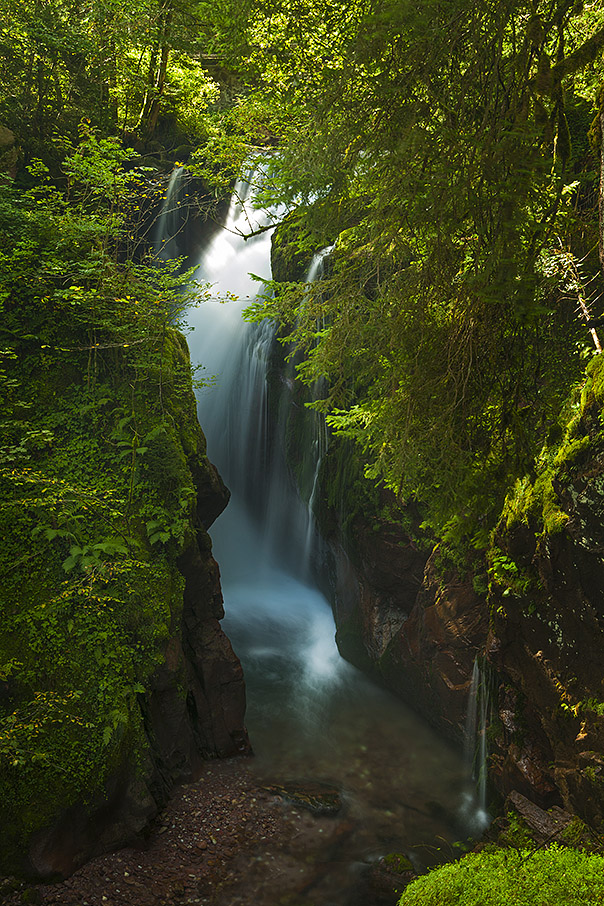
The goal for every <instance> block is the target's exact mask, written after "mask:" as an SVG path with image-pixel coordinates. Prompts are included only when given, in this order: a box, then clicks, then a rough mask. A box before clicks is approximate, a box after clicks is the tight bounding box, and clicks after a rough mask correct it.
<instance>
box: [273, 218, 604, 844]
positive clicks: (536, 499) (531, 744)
mask: <svg viewBox="0 0 604 906" xmlns="http://www.w3.org/2000/svg"><path fill="white" fill-rule="evenodd" d="M303 226H304V224H303V219H302V220H301V224H297V223H295V222H294V221H293V220H291V221H290V222H289V225H288V227H287V229H281V231H280V232H278V233H277V236H276V239H275V242H274V248H273V263H274V266H275V267H274V272H275V274H276V278H277V279H278V280H282V281H284V282H287V281H289V280H297V279H302V275H303V273H304V267H303V263H304V262H303V260H302V258H301V252H300V249H301V248H304V243H300V242H299V241H298V234H299V233H300V232H301V231H302V230H303ZM307 247H308V244H307ZM306 263H307V262H306ZM602 361H603V360H602V356H599V357H597V358H596V359H594V360H593V361H592V363H591V365H590V367H589V368H588V372H587V380H586V384H585V385H584V387H583V390H582V397H581V401H580V406H579V405H578V403H577V402H576V401H575V405H574V411H575V412H577V409H578V410H579V411H578V414H576V415H575V417H574V418H573V420H572V421H571V423H570V424H569V426H568V429H567V433H566V436H565V437H564V439H563V440H562V441H561V442H559V443H556V444H552V446H551V447H550V448H549V449H547V450H546V451H545V452H544V453H543V456H542V458H541V460H540V461H539V462H537V463H536V469H535V473H536V478H534V479H531V480H529V479H525V480H524V481H521V482H519V483H518V486H517V488H516V490H515V491H514V492H513V493H512V494H511V495H510V497H509V499H508V501H507V503H506V508H505V510H504V514H503V516H502V519H501V522H500V524H499V526H498V527H497V530H496V532H495V537H494V540H493V541H492V543H491V546H490V549H489V550H488V551H486V552H485V555H484V562H483V563H482V564H481V577H480V581H474V576H473V574H472V571H471V570H468V571H467V572H466V573H465V574H461V573H460V572H456V571H455V570H453V569H450V568H447V567H446V566H444V565H443V562H442V558H441V555H440V552H439V549H438V547H436V548H435V549H434V550H432V551H431V552H430V551H425V550H421V549H420V546H419V545H418V544H417V538H418V531H417V528H418V526H417V523H419V521H420V520H419V519H416V520H415V525H413V526H411V527H410V526H409V513H406V512H404V509H405V508H404V507H403V508H400V507H399V508H398V509H397V505H396V504H395V503H394V502H393V501H385V500H376V499H368V498H367V496H365V497H364V496H363V495H367V493H368V492H367V486H368V484H369V483H367V482H365V483H364V484H363V479H362V477H361V476H362V469H361V468H360V467H359V465H358V463H356V464H355V463H354V454H351V453H350V451H345V450H344V452H343V447H342V445H341V439H340V438H336V439H335V441H334V443H333V444H332V445H331V446H330V449H329V452H328V456H327V459H326V464H325V465H324V467H323V469H322V495H321V496H322V498H323V504H322V512H320V513H319V521H320V524H321V527H322V530H323V533H324V535H325V537H326V538H327V541H328V544H329V547H330V551H331V569H330V584H331V589H332V597H333V603H334V614H335V619H336V626H337V642H338V646H339V648H340V651H341V653H342V654H343V656H344V657H346V658H347V659H349V660H350V661H352V662H353V663H355V664H356V665H357V666H358V667H360V668H361V669H363V670H365V671H366V672H368V673H370V674H371V675H372V676H374V677H375V678H376V679H378V680H379V681H380V682H382V683H384V684H385V685H386V686H388V687H389V688H390V689H392V690H393V691H394V692H396V693H397V694H398V695H400V696H401V697H402V698H404V699H405V700H406V701H407V702H408V703H409V704H411V705H412V706H414V707H416V708H417V709H418V710H420V711H421V712H423V713H424V714H425V715H426V716H427V717H428V718H429V720H430V721H431V722H432V723H433V724H435V725H436V726H437V727H438V728H440V729H441V730H442V731H444V732H445V733H446V734H447V735H448V736H450V737H452V738H454V739H457V740H458V741H461V740H463V738H464V735H465V723H466V715H467V710H468V701H469V693H470V688H471V683H472V673H473V667H474V663H475V659H476V657H477V656H479V657H480V658H481V660H482V662H483V663H486V668H485V669H486V674H487V679H488V685H489V687H490V689H491V690H492V715H491V726H490V728H489V734H488V736H489V752H490V762H489V763H490V775H491V779H492V781H493V783H494V785H495V786H496V787H497V788H498V790H499V791H500V793H501V794H502V795H503V796H506V795H507V794H508V793H510V791H512V790H516V791H519V793H520V794H524V795H525V796H527V797H528V798H529V799H530V800H531V801H532V802H534V803H536V804H537V805H538V806H540V807H542V808H551V807H560V806H564V808H566V809H568V810H569V811H571V812H576V813H577V814H579V815H580V816H581V817H582V818H583V819H584V820H586V821H588V822H589V823H590V824H591V825H592V826H595V827H597V828H598V829H601V828H602V820H603V819H602V815H603V814H604V680H603V678H602V677H603V669H602V668H603V664H604V436H603V433H602V429H601V424H602V411H603V409H604V365H603V364H602ZM334 451H335V452H334ZM330 463H331V464H330ZM351 464H352V465H351ZM293 465H294V466H295V462H294V463H293ZM412 521H413V518H412ZM420 535H421V533H420ZM413 539H416V540H415V541H414V540H413ZM473 557H474V560H476V559H477V555H476V554H474V555H473ZM487 576H488V580H489V581H488V582H487V581H486V578H487ZM487 586H488V590H487Z"/></svg>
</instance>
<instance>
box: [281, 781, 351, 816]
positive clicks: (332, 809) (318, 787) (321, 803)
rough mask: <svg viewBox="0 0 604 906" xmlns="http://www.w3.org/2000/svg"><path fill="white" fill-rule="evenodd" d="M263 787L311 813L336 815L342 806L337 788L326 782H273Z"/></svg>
mask: <svg viewBox="0 0 604 906" xmlns="http://www.w3.org/2000/svg"><path fill="white" fill-rule="evenodd" d="M265 789H266V790H267V792H269V793H272V794H273V795H275V796H279V797H280V798H281V799H283V800H285V802H290V803H292V804H293V805H297V806H299V807H300V808H303V809H306V810H307V811H309V812H311V814H313V815H337V813H338V812H339V811H340V810H341V808H342V800H341V798H340V793H339V790H338V789H336V788H335V787H330V786H328V785H327V784H325V785H324V784H320V783H315V782H313V783H305V782H301V783H297V782H288V783H284V784H273V785H272V786H267V787H265Z"/></svg>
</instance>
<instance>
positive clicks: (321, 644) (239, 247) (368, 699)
mask: <svg viewBox="0 0 604 906" xmlns="http://www.w3.org/2000/svg"><path fill="white" fill-rule="evenodd" d="M237 191H238V195H239V196H240V197H241V198H243V199H244V200H245V199H247V200H248V202H249V196H250V186H249V184H241V185H239V186H238V187H237ZM250 222H251V224H252V226H253V227H254V228H258V227H259V226H263V225H266V224H267V223H268V222H269V219H268V217H267V215H265V214H257V213H253V212H252V211H251V209H250V208H249V204H248V205H246V206H243V205H242V204H241V203H240V201H239V200H235V201H234V202H233V203H232V204H231V208H230V210H229V214H228V217H227V221H226V224H225V228H224V230H222V231H220V232H219V233H218V234H217V235H216V236H215V237H214V238H213V239H212V240H211V241H210V243H209V245H208V247H207V248H206V250H205V252H204V253H203V256H202V257H201V260H200V262H199V271H198V274H197V278H198V279H199V280H207V281H210V282H211V283H212V284H213V292H214V298H213V299H212V300H211V301H208V302H205V303H203V304H201V305H200V306H198V307H196V308H192V309H191V311H190V315H189V321H190V326H191V327H192V328H193V332H192V333H191V334H190V336H189V346H190V349H191V358H192V361H193V363H198V362H201V363H202V364H203V365H204V366H205V368H206V373H207V375H208V376H215V384H213V385H211V386H208V387H206V388H204V389H202V390H201V391H200V392H199V393H198V403H199V418H200V422H201V425H202V427H203V429H204V432H205V434H206V436H207V441H208V455H209V457H210V459H211V460H212V461H213V462H215V464H216V465H217V466H218V469H219V471H220V473H221V474H222V476H223V478H224V479H225V481H226V483H227V485H228V486H229V488H230V490H231V491H232V499H231V502H230V503H229V506H228V507H227V509H226V511H225V512H224V514H223V515H222V516H221V517H220V518H219V519H218V520H217V522H216V523H215V525H214V526H213V527H212V529H211V535H212V539H213V545H214V554H215V557H216V559H217V561H218V563H219V564H220V569H221V575H222V587H223V594H224V599H225V610H226V618H225V620H224V628H225V631H226V632H227V635H228V636H229V637H230V639H231V641H232V642H233V646H234V648H235V650H236V652H237V653H238V655H239V656H240V658H241V661H242V664H243V667H244V673H245V677H246V686H247V691H248V712H247V725H248V729H249V732H250V737H251V740H252V744H253V746H254V749H255V752H256V759H255V760H254V763H255V766H256V768H257V770H258V771H259V772H260V773H264V775H266V776H270V777H271V778H272V779H274V780H278V781H285V780H287V779H303V778H306V779H322V780H329V781H331V782H333V783H336V784H337V785H338V787H340V788H341V789H342V791H343V794H344V797H345V799H346V801H347V808H348V815H349V816H350V819H351V820H352V821H353V822H354V826H355V830H354V832H353V833H351V835H350V836H349V837H348V838H347V841H346V851H345V852H342V854H341V857H340V858H341V862H342V864H349V863H350V862H351V861H361V862H363V861H365V860H367V859H372V858H374V857H375V856H377V855H379V854H383V853H387V852H393V851H398V852H401V851H403V850H405V851H407V852H408V853H409V854H410V855H411V856H412V858H417V860H418V861H422V862H425V861H430V856H429V853H430V851H431V849H434V848H435V842H436V840H437V838H439V839H440V840H445V841H446V840H453V839H457V838H459V837H460V836H463V835H464V833H465V831H466V830H467V829H468V827H469V823H468V822H467V821H464V822H462V824H461V825H460V823H459V815H460V808H461V802H462V799H463V795H464V790H465V783H466V775H465V766H464V762H463V759H462V758H461V757H460V756H459V755H458V754H457V753H456V752H454V751H452V750H451V749H450V748H449V747H448V746H447V745H446V744H445V743H444V742H443V741H442V740H441V739H440V738H439V737H438V736H436V734H435V733H433V732H432V730H431V729H430V728H429V727H428V726H427V725H426V724H425V723H424V722H423V721H422V720H421V719H420V718H418V717H417V716H416V715H415V713H414V712H412V711H411V710H410V709H408V708H406V707H405V706H404V705H402V704H401V703H400V702H399V701H398V700H396V699H394V697H393V696H391V695H389V694H388V693H386V692H384V691H382V690H381V689H379V688H377V687H375V686H374V685H373V684H372V683H370V682H369V681H368V680H367V679H366V678H365V677H364V676H363V675H361V674H360V672H359V671H358V670H356V669H355V668H354V667H352V666H351V665H350V664H348V663H347V662H345V661H344V660H343V659H342V658H341V657H340V656H339V653H338V651H337V648H336V645H335V641H334V635H335V627H334V623H333V617H332V613H331V609H330V607H329V604H328V602H327V601H326V599H325V598H324V596H323V595H322V594H321V592H320V591H319V590H318V588H316V587H315V586H314V584H313V581H312V578H311V571H310V567H309V563H310V558H311V555H312V552H313V550H314V549H315V547H316V529H315V526H314V520H313V518H312V514H311V512H310V508H309V503H308V502H303V501H302V500H300V499H299V498H298V496H297V495H296V493H295V489H294V487H293V484H292V481H291V479H290V476H289V474H288V470H287V468H286V465H285V461H284V457H283V455H282V439H281V438H280V437H279V431H276V432H272V431H271V430H270V422H271V420H270V418H269V411H268V405H269V393H268V383H267V366H268V365H269V363H270V356H271V351H272V347H273V334H272V329H271V327H270V325H266V324H265V325H262V326H256V325H249V324H246V323H245V322H243V321H242V319H241V312H242V310H243V309H244V308H245V307H246V306H247V305H249V303H250V301H251V299H252V298H253V297H254V295H255V293H256V292H257V291H258V288H259V284H258V283H257V282H256V281H254V280H252V279H251V278H250V276H249V273H250V272H251V273H253V274H256V275H258V276H260V277H262V278H264V279H268V278H269V277H270V242H271V238H270V236H271V234H270V232H261V233H259V234H258V235H255V236H253V237H251V238H249V239H247V240H246V239H244V238H243V237H242V235H241V234H242V233H246V232H248V231H249V230H250ZM315 264H316V266H317V269H318V266H319V262H318V261H315ZM309 276H312V274H311V273H309ZM227 297H230V298H231V301H222V302H221V301H219V300H220V299H223V300H224V299H225V298H227ZM232 297H237V298H236V299H233V298H232ZM289 383H290V380H289V379H286V381H285V384H286V385H288V384H289ZM284 391H285V392H284V394H283V396H282V400H281V403H280V405H279V406H278V407H277V409H278V410H281V411H280V412H279V411H277V413H276V415H275V416H274V417H275V418H276V421H277V423H279V424H281V423H282V421H283V407H284V406H287V405H288V404H290V403H291V399H292V397H291V387H289V386H286V387H284ZM317 423H318V422H317V420H315V423H314V427H313V424H312V419H311V430H310V436H311V441H310V443H311V446H312V445H313V444H314V445H315V449H314V465H313V468H312V482H311V484H312V487H310V489H309V491H310V498H311V502H312V498H313V497H314V495H316V492H317V484H316V478H317V472H318V464H319V458H320V456H321V455H322V454H323V452H324V449H325V435H324V433H323V435H320V434H317V433H316V431H317V428H316V425H317ZM318 430H319V432H320V431H322V430H324V429H323V428H322V426H320V427H319V429H318ZM313 432H315V439H314V441H313V440H312V436H313ZM415 847H420V849H415ZM317 896H318V894H317ZM312 902H313V906H315V904H318V903H320V902H323V901H322V900H320V899H317V900H313V901H312ZM330 902H331V901H330ZM342 902H344V900H342Z"/></svg>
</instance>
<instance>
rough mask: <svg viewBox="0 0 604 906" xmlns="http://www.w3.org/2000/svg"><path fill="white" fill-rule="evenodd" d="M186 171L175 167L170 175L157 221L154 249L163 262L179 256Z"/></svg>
mask: <svg viewBox="0 0 604 906" xmlns="http://www.w3.org/2000/svg"><path fill="white" fill-rule="evenodd" d="M185 175H186V171H185V168H184V167H175V168H174V170H172V173H171V174H170V180H169V182H168V187H167V189H166V195H165V198H164V203H163V205H162V209H161V213H160V215H159V217H158V219H157V225H156V228H155V235H154V239H153V248H154V251H155V254H156V255H157V256H158V257H159V258H160V259H161V260H162V261H168V260H169V259H170V258H176V257H178V256H179V254H180V252H179V247H178V238H177V237H178V234H179V233H180V231H181V230H182V227H183V217H182V208H181V201H182V197H181V196H182V193H183V185H184V183H185Z"/></svg>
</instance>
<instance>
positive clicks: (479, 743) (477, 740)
mask: <svg viewBox="0 0 604 906" xmlns="http://www.w3.org/2000/svg"><path fill="white" fill-rule="evenodd" d="M489 710H490V693H489V684H488V677H487V673H486V671H485V670H484V669H483V668H482V667H481V664H480V660H479V658H478V656H477V657H476V658H475V660H474V667H473V670H472V681H471V683H470V692H469V695H468V711H467V715H466V727H465V752H464V755H465V761H466V764H467V765H468V773H469V774H470V776H471V778H472V781H473V783H474V791H473V794H472V795H471V796H470V797H468V800H467V802H466V803H465V804H464V808H465V809H466V810H467V811H468V812H470V813H471V819H472V821H473V823H474V824H475V826H476V828H477V829H478V830H483V829H484V828H485V827H487V826H488V824H489V822H490V820H491V819H490V817H489V814H488V811H487V775H488V757H487V756H488V750H487V726H488V720H489Z"/></svg>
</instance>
